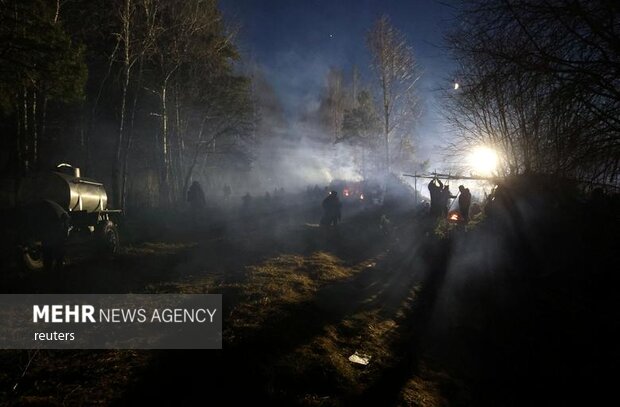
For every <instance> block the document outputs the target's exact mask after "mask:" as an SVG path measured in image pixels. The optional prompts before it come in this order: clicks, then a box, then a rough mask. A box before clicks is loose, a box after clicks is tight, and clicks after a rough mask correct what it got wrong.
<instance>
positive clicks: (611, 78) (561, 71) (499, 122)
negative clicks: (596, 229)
mask: <svg viewBox="0 0 620 407" xmlns="http://www.w3.org/2000/svg"><path fill="white" fill-rule="evenodd" d="M461 8H462V12H461V15H460V16H459V17H458V20H459V25H458V26H457V28H456V29H455V30H453V31H452V32H451V33H450V35H449V36H448V40H449V44H450V48H451V49H452V51H453V53H454V55H455V56H456V57H457V59H458V60H459V62H460V66H461V67H462V68H461V69H460V70H459V72H458V73H457V76H458V77H460V78H461V80H460V82H461V85H463V86H461V89H460V90H459V91H458V92H453V93H452V94H451V95H450V96H449V99H450V103H449V106H450V112H451V113H450V116H451V120H452V122H453V123H454V124H455V125H456V128H457V129H459V131H460V133H461V139H460V141H461V142H460V143H459V144H460V145H461V146H463V145H467V144H469V143H472V142H487V143H490V144H492V145H493V146H494V147H495V148H497V149H499V150H501V152H502V155H503V156H504V157H505V160H506V171H507V172H510V173H523V172H544V173H554V174H561V175H564V176H569V177H574V178H578V179H583V180H599V181H602V180H606V181H607V182H618V168H619V160H620V158H619V157H620V137H618V133H619V131H620V121H619V119H618V118H619V117H620V87H619V84H618V81H617V78H618V75H619V74H620V48H619V46H618V44H620V38H619V36H620V34H619V32H620V31H619V30H618V26H619V24H620V19H619V14H620V13H619V8H618V6H617V5H615V3H612V2H609V1H604V0H594V1H582V0H553V1H542V2H541V1H535V0H501V1H490V0H467V1H463V4H462V7H461Z"/></svg>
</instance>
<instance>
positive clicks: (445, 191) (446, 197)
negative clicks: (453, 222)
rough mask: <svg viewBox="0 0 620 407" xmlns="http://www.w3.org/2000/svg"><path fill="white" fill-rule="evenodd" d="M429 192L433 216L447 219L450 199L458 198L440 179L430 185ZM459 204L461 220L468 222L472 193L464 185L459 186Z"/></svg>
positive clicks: (434, 180) (434, 179) (433, 180)
mask: <svg viewBox="0 0 620 407" xmlns="http://www.w3.org/2000/svg"><path fill="white" fill-rule="evenodd" d="M428 191H429V192H430V194H431V208H430V214H431V216H432V217H434V218H440V217H446V216H447V215H448V208H449V202H450V199H454V198H456V195H452V193H451V192H450V186H449V185H447V184H446V185H444V184H443V182H441V180H440V179H439V178H437V177H435V178H433V179H432V180H431V182H429V183H428ZM458 202H459V213H460V215H461V219H462V220H463V221H464V222H468V221H469V208H470V206H471V192H470V191H469V188H465V186H464V185H459V194H458Z"/></svg>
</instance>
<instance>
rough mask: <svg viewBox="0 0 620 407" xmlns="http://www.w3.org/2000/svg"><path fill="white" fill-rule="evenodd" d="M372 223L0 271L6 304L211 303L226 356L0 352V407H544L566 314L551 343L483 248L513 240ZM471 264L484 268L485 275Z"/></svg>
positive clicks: (224, 232)
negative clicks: (147, 297) (183, 299)
mask: <svg viewBox="0 0 620 407" xmlns="http://www.w3.org/2000/svg"><path fill="white" fill-rule="evenodd" d="M382 215H383V213H382V212H381V211H379V210H366V211H359V212H357V213H354V214H350V215H349V216H348V217H345V222H344V223H342V224H341V225H339V226H338V227H336V228H327V229H326V228H321V227H318V225H316V224H314V223H312V221H313V219H316V217H315V214H313V213H306V212H304V211H297V212H294V211H293V212H290V211H289V212H287V215H286V216H275V217H273V218H270V219H255V220H253V221H250V220H245V221H243V222H237V223H232V222H231V223H227V222H222V223H221V224H220V225H219V226H218V227H211V228H205V229H201V228H200V227H195V228H194V229H193V230H192V231H191V233H190V232H188V233H182V232H179V233H176V232H175V233H172V232H171V233H165V234H162V236H165V238H160V239H156V238H153V237H152V236H149V238H148V239H146V240H141V241H140V240H135V241H133V242H129V243H128V244H126V245H125V247H124V248H123V249H122V251H121V253H120V254H119V255H117V256H116V257H115V258H114V259H109V260H106V261H95V260H89V259H78V260H75V261H74V262H72V263H71V264H69V265H68V266H67V267H66V268H65V269H64V270H62V271H60V272H57V273H55V274H45V273H38V274H32V275H28V274H27V275H8V274H7V275H3V276H2V287H3V289H4V291H5V292H13V293H18V292H56V293H60V292H67V293H95V292H96V293H127V292H132V293H220V294H223V300H224V304H223V305H224V333H223V343H224V346H223V350H214V351H165V350H162V351H133V350H131V351H130V350H117V351H43V350H42V351H2V352H0V365H1V366H2V369H1V370H0V400H2V403H6V404H13V405H94V404H97V405H135V404H176V405H181V404H182V403H195V402H197V401H200V402H207V401H211V400H216V399H217V400H227V403H226V404H237V403H241V402H245V403H247V402H252V403H253V404H257V403H259V402H266V403H269V405H305V406H341V405H385V406H391V405H402V406H442V405H507V406H508V405H529V404H538V403H536V401H540V402H544V401H545V400H547V399H545V398H544V397H545V396H539V395H536V394H537V392H540V390H541V389H545V388H547V389H549V388H551V389H555V387H553V386H560V387H561V386H564V385H571V384H572V383H573V382H572V381H570V380H568V381H564V379H563V378H564V377H565V376H566V375H565V372H566V370H565V369H567V368H570V364H568V366H567V364H566V363H565V360H564V359H562V358H561V357H560V355H561V351H559V350H558V348H557V347H556V344H555V342H556V341H559V340H561V339H562V338H565V336H564V335H570V333H571V332H572V331H571V328H570V327H566V326H564V325H563V324H564V323H567V322H569V321H568V320H567V318H572V317H574V316H575V315H577V314H578V310H569V311H566V310H563V311H562V312H561V313H560V315H562V316H563V317H562V319H557V318H555V316H556V315H557V313H555V314H554V318H553V319H552V320H553V321H555V326H553V328H549V329H548V330H549V332H547V328H545V326H546V325H545V323H544V321H548V319H547V318H546V317H544V316H543V317H541V316H540V315H541V314H544V313H545V312H555V311H553V309H552V308H551V306H544V304H546V303H547V302H549V301H548V299H549V296H548V290H547V291H545V292H544V295H542V294H541V293H540V292H535V291H532V290H529V289H527V288H526V287H529V285H527V284H520V283H519V281H522V280H523V278H522V277H518V278H517V277H512V276H513V275H512V274H511V273H510V271H509V268H510V267H509V265H510V264H511V262H510V259H509V256H508V255H507V257H506V256H502V258H504V260H502V261H501V262H499V261H491V260H489V259H492V258H495V257H497V256H495V255H490V254H489V253H490V252H492V253H494V254H498V253H503V252H506V253H508V254H509V252H510V251H509V250H508V251H507V249H506V248H507V247H509V242H507V241H501V239H497V237H496V236H495V235H493V234H492V233H490V232H488V233H487V232H484V231H482V232H478V233H479V235H478V236H477V237H476V239H473V238H472V237H471V236H472V235H471V232H469V233H470V234H469V235H468V234H467V232H466V231H462V230H455V231H451V232H449V234H448V236H447V237H446V236H442V235H441V234H438V233H437V230H436V229H435V224H433V223H429V222H428V221H425V220H416V219H415V218H414V217H413V216H411V214H409V213H401V214H398V213H394V214H390V217H388V218H385V217H383V218H382ZM386 220H387V221H386ZM438 236H439V237H438ZM481 239H482V241H486V244H484V245H483V244H480V241H481ZM485 239H486V240H485ZM476 242H477V243H476ZM474 243H475V244H474ZM484 259H486V260H484ZM483 260H484V261H487V262H489V261H491V263H489V264H488V265H487V266H485V267H482V266H481V265H483V264H484V261H483ZM507 270H508V271H507ZM553 278H554V276H551V277H544V278H543V280H544V281H549V279H553ZM553 285H554V286H555V285H556V284H555V282H554V284H553ZM558 286H561V285H558ZM558 289H561V288H558ZM507 293H508V294H507ZM558 295H559V294H558ZM524 300H525V301H526V306H521V305H522V304H521V305H519V306H520V307H521V308H520V309H519V310H515V307H516V304H517V303H519V302H521V301H524ZM527 301H529V303H528V302H527ZM541 304H543V305H542V306H541ZM554 304H555V305H553V306H558V304H564V303H563V302H561V301H560V302H555V303H554ZM565 311H566V312H568V313H566V312H565ZM573 322H574V323H578V324H579V323H581V322H583V321H581V320H578V321H574V320H573ZM552 330H553V333H552V334H550V335H548V336H545V335H546V333H550V332H551V331H552ZM515 332H517V335H516V336H515ZM541 338H546V339H544V340H543V339H541ZM573 339H574V340H575V341H577V342H579V341H581V340H583V341H587V338H585V337H581V336H579V337H577V338H573ZM545 340H546V341H547V343H545ZM572 344H573V342H572V340H571V341H569V343H568V344H567V345H566V346H567V347H570V346H569V345H572ZM581 345H583V343H582V344H581ZM550 349H554V351H553V352H549V350H550ZM561 349H562V350H563V349H564V346H562V347H561ZM355 352H357V353H358V354H362V355H367V356H369V357H370V361H369V363H368V365H365V366H364V365H360V364H354V363H351V362H350V361H349V360H348V358H349V356H351V355H353V354H354V353H355ZM594 353H596V352H594ZM541 355H545V357H541ZM594 356H595V355H589V354H588V355H587V357H594ZM599 356H600V355H599ZM582 357H584V358H586V356H583V355H582ZM556 358H557V360H556ZM605 360H609V359H605ZM583 363H585V362H584V361H580V362H579V366H580V369H581V367H582V365H583ZM605 363H606V362H601V363H598V362H597V363H593V364H592V368H594V369H601V368H602V367H601V366H604V365H605ZM610 363H611V362H610ZM586 365H587V363H586ZM546 369H550V370H546ZM563 369H564V370H563ZM563 372H564V373H563ZM582 373H583V372H582ZM550 378H551V379H552V380H550ZM591 378H592V375H588V374H577V378H574V377H573V379H575V380H576V381H577V382H578V383H585V381H586V380H589V379H591ZM544 380H548V382H546V383H545V382H544ZM549 380H550V381H549ZM545 386H550V387H545ZM553 394H554V392H553V391H550V392H548V394H547V396H549V395H553ZM529 402H532V403H529ZM552 404H553V403H552Z"/></svg>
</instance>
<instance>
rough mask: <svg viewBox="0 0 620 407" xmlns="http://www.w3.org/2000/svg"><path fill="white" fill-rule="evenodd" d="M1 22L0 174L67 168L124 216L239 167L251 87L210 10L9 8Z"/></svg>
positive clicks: (15, 4)
mask: <svg viewBox="0 0 620 407" xmlns="http://www.w3.org/2000/svg"><path fill="white" fill-rule="evenodd" d="M0 21H1V24H0V27H1V28H0V38H1V39H2V41H1V44H2V46H1V50H0V67H1V68H0V73H1V76H0V101H1V104H0V106H1V109H2V120H1V124H0V125H1V126H2V132H3V134H5V137H4V138H3V141H2V143H3V148H2V150H3V154H2V165H3V167H4V170H3V171H6V172H17V173H24V172H26V171H30V170H37V169H45V168H49V167H51V166H53V165H56V164H57V163H59V162H69V163H71V164H73V165H74V166H78V167H82V168H83V172H84V173H85V174H88V176H91V177H93V178H98V179H102V180H103V181H105V182H106V183H108V185H111V188H109V191H110V192H111V195H112V197H113V200H114V206H116V207H119V208H122V207H125V206H126V205H127V203H128V198H129V197H133V198H134V199H142V200H143V201H144V200H146V201H148V202H142V204H149V205H169V204H171V203H173V202H175V201H177V200H179V199H181V198H182V197H183V194H184V191H185V190H186V189H187V184H188V182H189V180H190V179H191V177H192V175H193V174H194V173H195V172H196V171H197V169H198V167H200V166H204V165H205V160H208V161H209V163H210V164H209V165H217V166H237V167H243V166H245V165H247V163H248V160H249V150H250V149H249V147H248V145H249V144H250V143H251V142H252V137H253V135H254V134H253V131H254V128H255V124H256V112H255V103H254V96H253V89H252V83H251V81H250V78H249V76H248V75H244V74H242V73H240V70H239V69H236V67H235V63H236V61H238V59H239V54H238V52H237V49H236V47H235V45H234V43H233V40H234V32H233V31H231V30H230V28H229V27H227V25H226V24H225V23H224V21H223V19H222V15H221V13H220V11H219V9H218V6H217V2H216V1H157V0H154V1H152V0H145V1H132V0H124V1H110V2H103V3H97V2H90V1H60V0H59V1H57V2H50V1H6V2H2V4H1V5H0ZM134 203H135V202H134Z"/></svg>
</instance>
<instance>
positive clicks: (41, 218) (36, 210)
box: [0, 164, 121, 270]
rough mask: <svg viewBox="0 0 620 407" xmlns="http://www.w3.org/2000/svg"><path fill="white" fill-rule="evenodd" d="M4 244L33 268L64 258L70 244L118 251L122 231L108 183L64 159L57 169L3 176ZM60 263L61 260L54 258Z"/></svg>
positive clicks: (22, 263)
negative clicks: (111, 206) (110, 201)
mask: <svg viewBox="0 0 620 407" xmlns="http://www.w3.org/2000/svg"><path fill="white" fill-rule="evenodd" d="M0 183H1V184H0V211H1V212H2V218H3V219H4V222H3V223H4V227H5V229H6V230H5V233H4V235H3V236H2V239H3V240H4V241H5V244H4V245H3V249H4V250H5V251H6V250H8V252H9V253H10V254H12V255H16V256H14V259H15V258H16V259H17V261H18V263H20V264H19V265H20V266H22V267H25V268H26V269H30V270H38V269H42V268H44V267H47V266H49V265H50V263H52V262H57V261H58V260H60V261H62V260H63V257H64V255H65V252H66V250H67V249H68V248H74V247H86V246H88V247H91V248H94V249H95V251H96V252H97V253H98V254H103V255H110V254H114V253H115V252H116V251H117V249H118V244H119V235H118V228H117V224H116V223H115V222H114V215H115V214H120V212H121V211H120V210H111V209H108V208H107V204H108V196H107V194H106V191H105V188H104V186H103V184H102V183H100V182H97V181H95V180H92V179H89V178H85V177H82V176H81V174H80V169H79V168H74V167H72V166H71V165H69V164H60V165H58V166H57V167H56V168H55V169H54V170H53V171H47V172H40V173H35V174H32V175H28V176H25V177H19V178H10V179H4V180H1V181H0ZM54 264H56V263H54Z"/></svg>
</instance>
